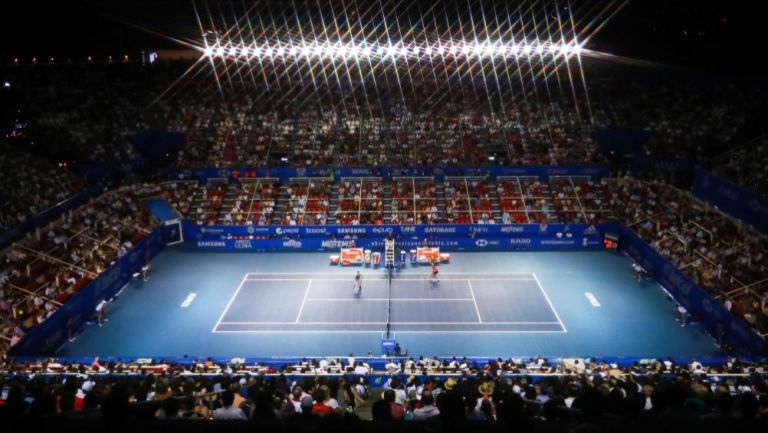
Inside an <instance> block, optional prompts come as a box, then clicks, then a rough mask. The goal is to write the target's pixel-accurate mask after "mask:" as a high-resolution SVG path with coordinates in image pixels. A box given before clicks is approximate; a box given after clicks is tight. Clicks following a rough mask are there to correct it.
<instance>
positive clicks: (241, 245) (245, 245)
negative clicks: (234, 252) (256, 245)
mask: <svg viewBox="0 0 768 433" xmlns="http://www.w3.org/2000/svg"><path fill="white" fill-rule="evenodd" d="M235 248H237V249H239V250H250V249H252V248H253V244H252V243H251V241H250V240H247V239H241V240H236V241H235Z"/></svg>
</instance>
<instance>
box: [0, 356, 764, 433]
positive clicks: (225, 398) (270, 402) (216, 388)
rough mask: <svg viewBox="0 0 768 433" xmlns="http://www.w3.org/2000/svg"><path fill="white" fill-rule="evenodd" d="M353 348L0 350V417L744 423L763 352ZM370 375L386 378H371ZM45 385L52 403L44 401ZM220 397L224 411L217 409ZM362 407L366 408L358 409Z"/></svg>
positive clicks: (545, 424) (134, 422)
mask: <svg viewBox="0 0 768 433" xmlns="http://www.w3.org/2000/svg"><path fill="white" fill-rule="evenodd" d="M374 361H375V362H377V363H376V364H375V365H377V368H373V366H374ZM353 362H354V363H353V364H352V363H349V362H348V361H347V359H338V358H336V359H334V358H325V359H317V358H313V359H304V360H302V361H301V362H298V363H297V364H296V365H285V366H283V367H281V368H279V369H276V368H273V367H269V366H265V365H260V364H244V363H239V364H235V363H222V364H217V363H215V362H213V361H212V360H211V359H210V358H208V359H207V360H202V359H201V360H193V361H192V362H188V363H185V364H177V363H175V362H167V361H162V360H143V361H140V362H123V361H116V362H115V361H110V362H104V361H101V360H100V359H99V358H98V357H96V358H95V359H93V360H92V361H91V362H90V363H83V364H78V363H68V362H59V361H57V360H45V361H37V362H30V363H26V364H15V363H8V362H6V361H2V362H0V373H2V375H3V379H2V381H3V382H2V384H3V385H4V386H6V389H7V394H5V395H4V400H3V403H4V404H3V405H2V406H0V422H2V423H3V424H4V425H5V426H6V427H14V426H15V425H16V423H28V422H30V421H34V422H38V423H43V425H48V424H50V423H51V422H52V421H53V420H55V423H56V427H57V428H63V427H65V426H74V425H78V426H79V427H80V428H81V429H82V428H84V426H88V425H91V424H96V423H97V422H98V421H101V422H103V423H106V425H107V426H109V425H115V424H116V423H120V425H121V426H122V427H123V428H129V429H137V430H148V429H153V428H155V429H158V428H160V426H162V428H163V429H164V431H169V430H170V431H175V430H177V429H178V430H179V431H182V430H186V431H189V429H191V428H193V427H194V425H192V424H189V423H190V422H191V423H195V420H206V419H213V420H217V419H219V418H224V417H225V415H227V418H228V419H231V418H232V412H233V411H234V412H236V413H237V414H238V415H237V416H236V417H237V418H238V419H242V420H250V422H251V423H256V425H257V426H259V427H260V428H262V429H268V430H271V429H272V428H278V429H279V428H280V427H279V425H277V424H270V423H275V422H285V423H288V424H285V425H283V427H282V428H285V427H286V426H291V428H293V429H295V428H296V427H297V426H303V427H302V428H303V429H306V430H312V429H316V428H317V427H316V426H321V425H325V426H329V425H337V426H338V427H339V428H342V427H344V426H346V428H345V429H346V430H350V429H351V430H353V431H381V428H387V429H389V430H392V429H397V431H423V429H424V428H425V427H427V426H429V428H430V429H434V428H437V427H439V428H440V429H441V431H467V430H473V431H477V429H478V428H479V429H481V431H508V426H509V425H516V426H518V427H517V428H523V427H524V431H561V430H563V429H564V428H565V427H567V426H570V427H571V428H572V427H573V426H594V425H595V423H599V424H600V425H608V426H611V428H614V427H616V426H617V425H619V424H620V423H640V424H639V426H638V428H639V430H638V431H643V429H647V428H649V427H651V426H665V427H670V426H675V425H677V424H675V422H676V420H677V421H680V420H679V419H678V417H682V419H684V422H685V424H684V425H683V424H681V425H680V426H681V427H684V428H692V427H694V428H697V429H699V428H702V427H703V426H704V425H709V426H713V425H716V426H718V427H720V426H724V425H726V424H719V423H723V422H727V425H728V426H729V427H731V428H734V429H738V431H747V432H752V431H760V429H761V428H763V427H764V421H765V418H764V417H765V415H764V410H763V408H764V406H765V404H764V403H765V402H764V398H765V381H764V380H765V374H766V368H767V367H768V366H766V365H765V364H760V363H757V364H753V363H745V362H741V361H738V360H729V361H727V362H725V363H723V364H720V365H704V364H702V363H701V362H699V361H697V360H696V359H695V358H694V359H692V360H691V361H690V362H689V363H686V364H678V363H676V362H675V361H674V360H673V359H671V358H668V359H658V360H655V359H650V360H646V361H644V362H641V363H636V364H635V365H633V366H631V367H623V368H622V367H620V366H618V365H616V364H610V363H606V362H598V361H591V360H580V359H560V360H557V361H554V360H552V361H551V360H548V359H546V358H531V359H518V360H513V359H506V360H504V359H496V360H494V359H489V360H482V361H478V360H467V359H466V358H457V357H453V358H443V359H437V358H425V357H420V358H417V359H414V358H398V359H390V360H388V361H387V362H386V364H384V363H383V362H382V361H381V360H369V359H360V358H354V361H353ZM369 362H371V364H368V363H369ZM342 371H346V373H343V372H342ZM417 373H418V374H417ZM318 374H319V376H318ZM369 375H374V376H378V377H379V378H381V377H382V376H383V377H384V379H383V380H380V381H378V380H377V381H376V382H375V383H378V385H377V388H372V387H371V384H370V383H369ZM382 390H383V392H382ZM233 396H235V398H234V399H233ZM47 397H50V398H51V399H52V400H53V401H56V402H58V403H56V404H49V405H48V404H42V403H43V402H44V401H45V399H46V398H47ZM388 399H392V400H393V401H391V402H390V401H389V400H388ZM230 405H231V406H232V409H231V410H230V411H223V410H222V408H223V407H228V406H230ZM382 405H383V410H382V407H381V406H382ZM432 406H433V407H432ZM366 408H367V409H366ZM319 409H323V410H322V411H321V410H319ZM369 411H370V412H369ZM54 415H55V418H51V417H52V416H54ZM430 417H434V418H430ZM321 418H322V419H323V420H321ZM361 418H362V419H366V420H372V421H367V422H366V423H361ZM174 421H176V422H178V423H179V424H173V422H174ZM184 421H186V423H184ZM198 422H200V421H198ZM208 422H209V423H212V424H206V430H207V431H211V430H212V431H219V430H221V431H231V430H232V429H240V428H242V427H244V426H241V425H240V424H237V423H236V422H234V421H227V423H226V424H217V423H216V421H213V422H211V421H208ZM218 422H223V421H218ZM370 422H372V424H371V423H370ZM681 422H682V421H681ZM46 423H48V424H46ZM75 423H77V424H75ZM713 423H714V424H713ZM251 426H252V425H251ZM353 426H354V428H352V427H353ZM451 426H452V427H451ZM251 428H252V427H251ZM581 428H587V427H581ZM590 428H592V427H590ZM455 429H459V430H455ZM606 431H607V430H606ZM683 431H684V430H683Z"/></svg>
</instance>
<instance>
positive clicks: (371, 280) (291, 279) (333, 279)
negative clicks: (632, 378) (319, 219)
mask: <svg viewBox="0 0 768 433" xmlns="http://www.w3.org/2000/svg"><path fill="white" fill-rule="evenodd" d="M414 275H416V274H414ZM440 275H444V274H440ZM456 275H461V274H456ZM363 278H364V279H365V274H363ZM313 279H314V280H316V281H350V278H313ZM428 279H429V275H427V274H424V275H423V276H422V278H398V277H397V276H395V277H394V278H392V281H426V280H428ZM466 279H467V278H442V277H441V278H440V281H464V280H466ZM471 279H472V280H475V281H536V280H534V279H533V278H471ZM247 280H248V281H306V280H309V278H248V279H247ZM366 282H368V283H372V282H382V283H385V282H386V278H380V279H368V280H366Z"/></svg>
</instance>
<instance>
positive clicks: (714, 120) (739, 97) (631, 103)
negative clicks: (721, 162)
mask: <svg viewBox="0 0 768 433" xmlns="http://www.w3.org/2000/svg"><path fill="white" fill-rule="evenodd" d="M615 78H616V79H610V80H596V81H595V82H594V84H595V85H594V86H592V87H591V91H592V93H591V95H590V99H591V101H592V103H593V105H596V106H598V107H600V108H602V109H603V110H604V112H605V113H606V116H607V122H606V126H608V127H619V128H621V127H630V128H640V129H643V130H645V131H647V132H648V133H650V140H649V141H648V142H647V143H645V144H644V145H643V150H644V152H645V153H646V154H647V155H650V156H659V157H676V158H685V159H689V160H694V161H699V162H704V161H706V160H708V159H709V158H711V157H713V156H715V155H718V154H720V153H722V152H725V151H726V150H728V149H729V148H731V147H734V146H738V145H740V144H741V143H744V142H746V141H747V140H750V139H752V138H753V137H755V136H757V135H759V134H762V133H764V132H765V129H764V128H765V125H764V124H763V122H762V121H761V120H760V119H761V118H764V116H765V114H766V109H768V105H766V103H765V97H764V96H763V95H765V91H766V89H765V85H764V84H760V83H738V82H732V81H727V80H720V81H718V80H713V79H706V78H704V79H691V78H690V77H686V78H684V79H674V78H673V79H671V80H665V79H664V78H662V77H658V78H657V79H653V78H645V79H641V78H637V77H624V78H618V77H615Z"/></svg>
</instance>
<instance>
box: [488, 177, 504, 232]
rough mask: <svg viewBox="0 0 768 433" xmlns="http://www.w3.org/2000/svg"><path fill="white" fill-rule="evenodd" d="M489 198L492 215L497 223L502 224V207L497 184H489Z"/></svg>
mask: <svg viewBox="0 0 768 433" xmlns="http://www.w3.org/2000/svg"><path fill="white" fill-rule="evenodd" d="M488 196H489V197H490V198H491V209H492V210H493V211H492V212H491V215H493V220H494V221H495V222H496V223H501V206H500V205H499V194H498V193H497V192H496V183H490V182H489V183H488Z"/></svg>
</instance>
